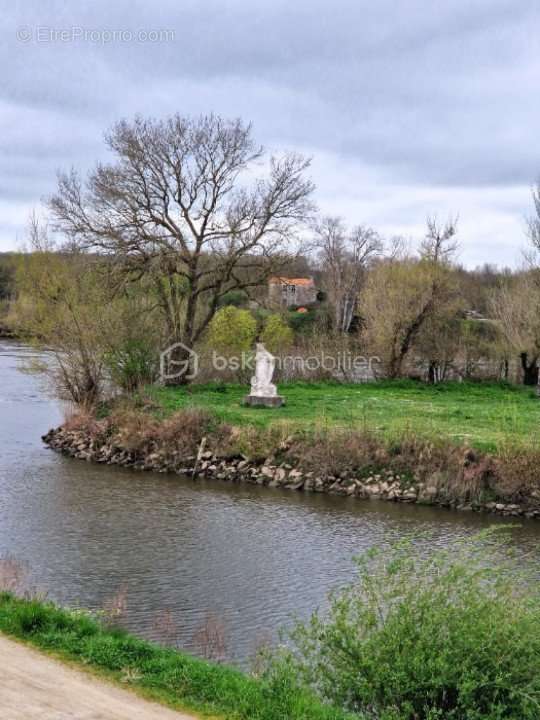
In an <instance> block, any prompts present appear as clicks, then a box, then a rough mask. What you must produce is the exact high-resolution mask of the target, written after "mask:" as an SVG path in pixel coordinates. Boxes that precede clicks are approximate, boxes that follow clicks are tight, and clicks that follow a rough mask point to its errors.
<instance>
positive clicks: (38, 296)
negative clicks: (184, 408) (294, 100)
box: [0, 115, 540, 404]
mask: <svg viewBox="0 0 540 720" xmlns="http://www.w3.org/2000/svg"><path fill="white" fill-rule="evenodd" d="M106 143H107V147H108V149H109V151H110V157H111V158H112V159H111V160H110V161H109V162H107V163H101V164H98V165H97V166H96V167H95V169H93V170H92V171H91V172H90V173H89V174H88V175H87V176H86V177H84V178H83V177H81V176H80V175H79V174H78V173H76V172H75V171H74V170H71V171H69V172H61V173H60V174H59V176H58V184H57V189H56V191H55V192H54V193H53V195H52V196H51V197H50V198H48V201H47V203H46V216H45V219H41V220H40V219H38V216H37V215H35V214H34V215H32V216H31V218H30V220H29V228H28V236H29V244H30V249H31V252H27V253H23V254H21V255H6V256H2V257H0V303H2V306H1V311H2V313H3V315H4V317H6V318H7V321H8V322H9V324H10V325H11V326H12V327H14V328H15V329H16V330H17V332H18V333H19V334H21V335H22V336H27V337H31V338H33V339H34V340H35V341H36V342H40V343H42V344H44V345H46V346H47V347H48V348H49V349H50V350H51V352H52V354H53V358H54V361H53V362H52V364H50V363H49V365H48V367H49V371H50V372H52V373H53V375H54V380H55V382H56V385H57V387H58V388H59V390H60V392H61V394H63V395H65V396H67V397H69V398H71V399H73V400H75V401H76V402H78V403H84V404H94V403H96V402H98V401H99V399H100V398H101V397H102V396H103V395H105V394H107V393H108V392H110V391H112V389H113V388H118V387H121V388H124V389H127V390H131V389H134V388H136V387H138V386H139V385H140V384H144V383H148V382H152V381H154V380H155V379H156V377H157V365H158V363H157V360H158V358H159V353H160V351H161V350H162V349H164V348H167V347H171V346H175V349H174V360H175V361H176V362H178V363H182V362H187V363H188V364H189V353H188V350H187V349H189V348H195V349H198V350H200V351H201V352H202V353H203V355H204V348H207V349H208V348H210V347H213V348H220V349H221V350H222V351H224V352H225V351H228V352H237V351H239V350H245V351H248V350H249V348H250V346H251V345H252V343H253V342H254V340H255V339H256V338H257V337H259V338H261V339H263V340H264V341H265V342H266V343H267V344H268V346H269V347H271V349H272V351H273V352H276V353H279V352H283V351H284V350H285V349H287V348H291V347H294V348H295V350H296V351H297V352H308V350H310V349H313V348H314V347H323V346H324V347H327V348H333V349H336V348H338V347H339V348H341V347H347V348H352V349H354V350H355V351H357V352H362V354H363V355H372V356H377V357H378V358H379V359H380V365H379V372H380V373H381V374H384V375H386V376H388V377H393V378H397V377H402V376H405V375H417V376H418V377H421V378H422V379H425V380H427V381H430V382H440V381H442V380H444V379H446V378H448V377H456V376H459V377H474V376H475V371H476V369H477V368H478V366H479V365H481V364H482V363H484V364H486V363H488V365H489V367H490V368H491V370H490V372H491V373H492V374H494V375H495V376H497V377H500V378H506V379H510V378H512V379H515V378H514V376H513V375H512V368H513V367H514V366H515V364H516V361H517V363H518V366H519V368H520V371H521V375H520V380H522V381H523V382H525V383H528V384H533V383H536V382H537V380H538V369H537V362H538V359H539V357H540V313H539V312H538V310H539V309H540V262H539V261H538V255H537V254H538V253H539V252H540V188H537V189H536V190H535V191H534V193H533V209H534V216H533V219H531V221H530V223H529V228H528V229H529V239H530V246H531V253H530V254H529V256H528V258H527V261H526V264H525V265H524V266H523V267H522V268H521V269H520V270H519V271H509V270H498V269H496V268H493V267H491V266H490V265H485V266H484V267H483V268H480V269H476V270H472V271H471V270H466V269H464V268H463V267H461V266H460V265H459V264H458V262H457V249H458V237H459V235H458V221H457V218H449V219H448V220H447V221H445V222H440V221H439V220H438V219H437V218H435V217H431V218H428V219H427V222H426V229H425V233H424V236H423V237H422V238H420V242H419V243H418V245H417V247H415V248H413V247H411V245H410V243H408V242H406V241H405V240H404V239H403V238H399V237H398V238H382V237H381V236H380V234H379V233H378V232H377V231H376V229H374V228H372V227H369V226H367V225H365V224H358V225H357V226H355V227H353V228H348V227H347V226H346V224H345V222H344V221H343V219H341V218H339V217H320V216H319V215H318V213H317V209H316V207H315V204H314V202H313V191H314V185H313V183H312V182H311V180H310V179H309V176H308V174H309V165H310V162H309V159H307V158H305V157H302V156H300V155H298V154H294V153H283V154H280V155H274V156H269V155H268V153H266V152H265V150H264V149H263V148H262V147H261V146H259V145H258V144H257V143H256V142H255V140H254V138H253V133H252V128H251V126H250V125H249V124H245V123H243V122H242V121H241V120H227V119H224V118H221V117H218V116H214V115H210V116H203V117H198V118H191V117H183V116H180V115H174V116H172V117H170V118H167V119H163V120H153V119H147V118H142V117H137V118H135V119H134V120H133V121H131V122H128V121H126V120H123V121H121V122H119V123H117V124H116V125H114V126H113V127H112V129H111V130H110V131H109V133H108V134H107V136H106ZM272 276H284V277H299V276H300V277H301V276H304V277H306V276H310V277H313V278H314V279H315V284H316V287H317V289H318V291H319V292H318V295H317V300H316V301H315V300H314V301H313V302H312V303H309V304H308V306H307V307H300V308H298V307H294V306H293V307H275V306H271V305H270V304H269V302H268V281H269V279H270V278H271V277H272ZM178 381H179V382H185V381H186V380H185V378H179V380H178Z"/></svg>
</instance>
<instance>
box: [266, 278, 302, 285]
mask: <svg viewBox="0 0 540 720" xmlns="http://www.w3.org/2000/svg"><path fill="white" fill-rule="evenodd" d="M268 282H269V283H271V284H272V285H278V284H280V285H304V286H306V287H309V286H311V285H313V278H287V277H271V278H270V280H269V281H268Z"/></svg>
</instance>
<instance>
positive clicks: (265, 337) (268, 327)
mask: <svg viewBox="0 0 540 720" xmlns="http://www.w3.org/2000/svg"><path fill="white" fill-rule="evenodd" d="M293 338H294V333H293V331H292V330H291V328H290V327H289V325H288V324H287V322H286V320H285V319H284V318H283V317H282V316H281V315H270V316H269V317H268V318H267V319H266V322H265V324H264V328H263V331H262V333H261V342H263V343H264V344H265V346H266V348H267V349H268V350H269V351H270V352H272V353H278V352H280V351H282V350H286V349H287V348H288V347H290V345H291V344H292V341H293Z"/></svg>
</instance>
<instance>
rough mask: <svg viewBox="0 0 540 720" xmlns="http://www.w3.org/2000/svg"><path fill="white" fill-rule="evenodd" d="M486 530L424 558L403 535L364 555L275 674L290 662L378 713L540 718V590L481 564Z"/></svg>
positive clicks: (322, 693)
mask: <svg viewBox="0 0 540 720" xmlns="http://www.w3.org/2000/svg"><path fill="white" fill-rule="evenodd" d="M493 538H494V536H493V535H490V536H488V537H485V536H477V537H476V538H474V539H473V540H471V541H469V542H468V543H467V544H465V545H463V546H461V547H459V548H456V547H454V548H451V549H449V550H447V551H444V552H437V553H434V554H433V555H431V556H430V557H428V558H420V557H419V551H418V548H417V547H415V546H414V544H413V543H410V542H407V543H401V544H399V545H397V546H395V547H393V548H391V549H390V550H378V551H371V552H369V553H368V554H367V555H364V556H362V557H361V558H359V559H358V561H357V562H358V577H357V580H356V581H355V582H354V583H353V584H351V585H350V586H349V587H346V588H345V589H343V590H340V591H338V592H337V593H336V594H334V595H333V596H332V597H331V600H330V607H329V610H328V612H327V613H326V614H323V615H321V614H320V613H316V614H315V615H313V617H312V618H311V620H310V621H309V622H308V623H305V624H303V623H299V624H298V625H297V626H296V628H295V629H294V631H293V632H292V634H291V638H290V640H291V642H292V646H291V649H289V650H286V651H283V652H282V653H281V655H278V656H277V657H275V658H274V659H273V661H272V662H273V664H271V666H270V674H272V672H274V671H275V667H276V666H277V667H279V668H280V669H281V671H282V672H283V668H284V667H286V668H288V672H289V674H290V675H291V676H292V677H298V678H299V684H300V686H302V687H304V688H306V689H310V690H312V691H314V692H316V693H317V694H318V696H319V697H320V698H321V699H322V700H324V701H328V702H331V703H332V704H335V705H337V706H339V707H342V708H343V709H345V710H349V711H353V712H357V713H361V714H362V713H363V714H364V715H365V717H368V718H377V720H436V719H437V720H438V719H441V720H442V719H443V718H444V719H445V720H480V719H482V720H502V719H503V718H513V719H515V720H528V719H531V720H532V719H533V718H538V717H539V716H540V599H539V597H538V592H537V588H536V583H534V582H533V583H532V584H531V583H530V582H524V579H523V578H517V577H515V576H513V575H512V573H509V571H508V569H501V568H499V569H496V570H493V569H490V568H488V567H486V564H487V563H488V561H489V557H488V556H487V555H486V554H485V552H486V546H490V545H491V544H492V541H493ZM488 540H489V541H490V542H488ZM497 556H500V548H499V549H498V552H497Z"/></svg>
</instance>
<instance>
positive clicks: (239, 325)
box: [207, 305, 257, 355]
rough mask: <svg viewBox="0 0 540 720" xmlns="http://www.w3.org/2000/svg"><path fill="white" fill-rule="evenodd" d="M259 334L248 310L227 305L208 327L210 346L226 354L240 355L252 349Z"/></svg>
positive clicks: (218, 312)
mask: <svg viewBox="0 0 540 720" xmlns="http://www.w3.org/2000/svg"><path fill="white" fill-rule="evenodd" d="M256 332H257V323H256V322H255V318H254V317H253V315H252V314H251V313H250V312H249V311H248V310H239V309H238V308H236V307H234V306H232V305H227V306H226V307H224V308H222V309H221V310H218V311H217V313H216V314H215V315H214V317H213V318H212V320H211V322H210V325H209V327H208V336H207V341H208V345H209V346H210V347H211V348H212V349H213V350H217V351H218V352H222V353H225V354H230V355H234V354H240V353H241V352H245V351H247V350H249V349H250V348H251V346H252V345H253V342H254V340H255V333H256Z"/></svg>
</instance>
